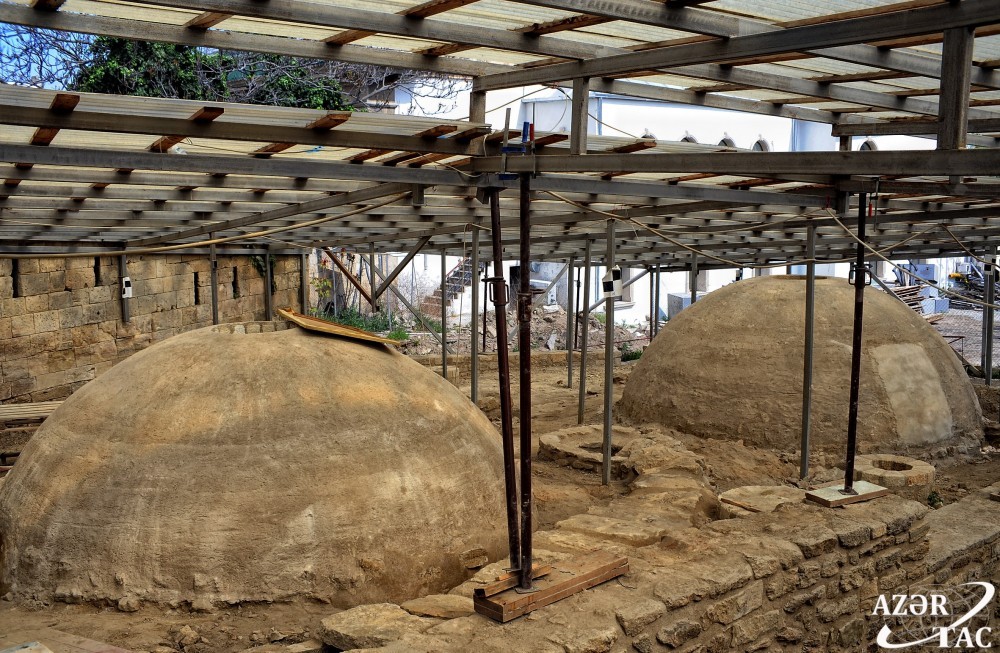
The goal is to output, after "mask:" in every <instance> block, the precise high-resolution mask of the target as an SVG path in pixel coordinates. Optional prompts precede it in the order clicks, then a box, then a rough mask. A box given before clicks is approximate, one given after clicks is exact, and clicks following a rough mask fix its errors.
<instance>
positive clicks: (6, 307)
mask: <svg viewBox="0 0 1000 653" xmlns="http://www.w3.org/2000/svg"><path fill="white" fill-rule="evenodd" d="M299 262H300V258H299V257H298V256H276V257H275V258H274V283H275V287H276V292H275V293H274V297H273V306H274V307H275V308H279V307H285V306H291V307H293V308H296V309H297V310H301V306H300V300H299V283H300V281H299V280H300V272H299ZM210 265H211V264H210V262H209V260H208V259H207V258H206V257H204V256H188V255H183V256H173V255H169V256H168V255H152V256H150V255H145V256H131V257H129V258H128V273H129V276H130V278H131V279H132V285H133V298H132V299H131V300H130V302H129V304H130V306H129V308H130V313H131V319H130V321H129V322H123V321H122V319H121V318H122V308H121V301H122V300H121V288H120V285H119V284H120V281H119V273H118V264H117V258H113V257H86V258H68V259H58V258H28V259H18V260H12V259H0V343H3V346H2V349H0V401H2V402H22V401H45V400H51V399H61V398H64V397H67V396H69V395H70V394H71V393H72V392H73V391H74V390H76V389H77V388H79V387H80V386H81V385H83V384H84V383H86V382H87V381H89V380H91V379H93V378H94V377H96V376H97V375H99V374H101V373H102V372H104V371H106V370H107V369H109V368H110V367H111V366H112V365H114V364H115V363H117V362H119V361H121V360H123V359H124V358H126V357H127V356H129V355H130V354H132V353H134V352H136V351H139V350H141V349H144V348H145V347H148V346H149V345H150V344H152V343H154V342H157V341H159V340H163V339H164V338H168V337H170V336H172V335H175V334H178V333H181V332H183V331H190V330H192V329H197V328H200V327H203V326H208V325H210V324H211V323H212V304H211V301H212V288H211V269H210ZM218 296H219V320H220V321H221V322H242V321H253V320H261V319H264V280H263V278H262V276H261V275H260V274H259V273H258V272H257V270H256V269H255V268H254V267H253V265H252V264H251V260H250V257H246V256H238V257H237V256H232V257H231V256H220V257H219V258H218Z"/></svg>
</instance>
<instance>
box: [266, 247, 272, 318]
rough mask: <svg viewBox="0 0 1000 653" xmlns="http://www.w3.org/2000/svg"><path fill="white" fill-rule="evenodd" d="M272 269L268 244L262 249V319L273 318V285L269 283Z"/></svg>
mask: <svg viewBox="0 0 1000 653" xmlns="http://www.w3.org/2000/svg"><path fill="white" fill-rule="evenodd" d="M273 275H274V270H272V269H271V246H270V245H268V246H267V248H266V249H265V251H264V319H265V320H268V321H270V320H273V319H274V294H273V293H274V287H273V286H272V285H271V277H272V276H273Z"/></svg>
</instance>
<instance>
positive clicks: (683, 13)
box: [516, 0, 1000, 88]
mask: <svg viewBox="0 0 1000 653" xmlns="http://www.w3.org/2000/svg"><path fill="white" fill-rule="evenodd" d="M516 1H517V2H522V3H525V4H530V5H535V6H540V7H548V8H551V9H562V10H565V11H574V12H580V13H586V14H590V15H594V16H601V17H602V18H607V19H611V20H623V21H628V22H634V23H641V24H644V25H653V26H656V27H664V28H667V29H675V30H684V31H688V32H695V33H696V34H705V35H708V36H718V37H721V38H724V39H730V38H734V37H739V36H748V35H750V34H764V33H773V32H778V31H781V30H782V29H783V28H782V27H781V26H780V25H775V24H773V23H768V22H766V21H763V20H757V19H754V18H747V17H742V16H734V15H730V14H724V13H722V12H719V11H712V10H708V9H699V8H692V7H671V6H670V5H666V6H664V4H663V3H662V2H655V1H654V0H616V1H615V2H608V1H607V0H516ZM803 52H808V53H810V54H813V55H816V56H819V57H826V58H829V59H837V60H840V61H847V62H850V63H855V64H862V65H865V66H872V67H874V68H884V69H887V70H894V71H898V72H904V73H909V74H912V75H919V76H922V77H932V78H939V77H940V76H941V62H940V60H939V59H937V58H936V57H932V56H927V55H924V54H920V53H916V52H908V51H905V50H901V49H898V48H897V49H890V48H879V47H875V46H871V45H863V44H857V45H844V46H837V47H832V48H819V49H806V50H803ZM973 83H974V84H978V85H980V86H985V87H988V88H1000V73H997V71H995V70H993V69H992V68H986V67H983V66H973Z"/></svg>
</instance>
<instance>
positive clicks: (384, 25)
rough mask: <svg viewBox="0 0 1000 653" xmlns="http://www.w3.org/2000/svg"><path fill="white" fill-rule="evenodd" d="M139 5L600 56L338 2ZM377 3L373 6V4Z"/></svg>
mask: <svg viewBox="0 0 1000 653" xmlns="http://www.w3.org/2000/svg"><path fill="white" fill-rule="evenodd" d="M141 2H142V3H143V4H148V5H157V6H166V7H180V8H184V9H195V10H198V11H215V12H225V13H229V14H234V15H237V16H248V17H252V18H263V19H267V20H279V21H287V22H291V23H299V24H304V25H319V26H323V27H331V28H335V27H336V28H344V29H351V30H362V31H366V32H374V33H379V34H393V35H397V36H405V37H407V38H415V39H426V40H430V41H444V42H445V43H458V44H462V45H471V46H476V47H483V48H495V49H498V50H511V51H514V52H526V53H529V54H537V55H546V56H560V57H575V58H578V59H586V58H588V57H592V56H595V54H596V55H598V56H599V55H600V53H601V52H600V51H601V46H595V45H593V44H590V43H581V42H579V41H572V40H568V39H561V38H557V37H552V36H538V35H532V34H526V33H523V32H516V31H510V30H503V29H491V28H487V27H483V26H476V25H465V24H463V23H461V22H460V21H449V20H447V19H444V20H442V19H434V18H414V17H410V16H405V15H399V14H393V13H388V12H383V11H368V10H365V9H355V8H352V7H347V6H343V5H339V6H333V5H322V4H318V3H308V2H299V1H293V0H268V2H253V1H248V0H141ZM373 6H377V4H375V5H373Z"/></svg>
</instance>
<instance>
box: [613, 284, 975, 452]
mask: <svg viewBox="0 0 1000 653" xmlns="http://www.w3.org/2000/svg"><path fill="white" fill-rule="evenodd" d="M805 288H806V283H805V279H804V277H797V276H771V277H757V278H753V279H748V280H745V281H740V282H737V283H734V284H731V285H729V286H726V287H724V288H722V289H720V290H717V291H715V292H713V293H711V294H709V295H707V296H706V297H705V298H704V299H702V300H700V301H698V302H697V303H696V304H694V305H693V306H691V307H689V308H687V309H685V310H684V311H683V312H681V313H680V314H679V315H678V316H677V317H675V318H674V319H673V320H671V321H670V322H669V324H667V326H666V327H665V328H664V329H663V330H662V331H661V332H660V334H659V335H658V336H657V337H656V339H655V340H654V341H653V342H652V344H651V345H650V346H649V347H648V348H647V349H646V350H645V352H644V353H643V355H642V358H641V359H640V360H639V362H638V363H637V365H636V367H635V370H634V371H633V372H632V375H631V376H630V377H629V380H628V382H627V383H626V385H625V390H624V395H623V398H622V400H621V402H619V405H618V412H619V416H620V418H621V419H622V421H624V422H628V423H642V422H657V423H660V424H663V425H665V426H668V427H670V428H674V429H677V430H678V431H682V432H686V433H691V434H694V435H700V436H704V437H709V438H719V439H724V440H738V439H742V440H744V441H746V442H748V443H752V444H754V445H758V446H767V447H772V448H775V449H778V450H782V451H789V452H791V451H795V450H797V449H798V448H799V439H800V433H801V416H802V364H803V351H804V344H803V343H804V335H803V334H804V330H805ZM853 320H854V287H853V286H851V285H850V284H848V283H847V281H846V280H845V279H840V278H823V277H821V278H818V279H817V280H816V322H815V348H814V361H815V362H814V367H813V370H814V371H813V402H812V406H813V408H812V433H811V443H812V446H813V448H815V449H821V450H822V449H826V450H831V451H843V450H844V446H845V444H846V440H847V414H848V404H849V397H850V381H851V343H852V331H853ZM863 336H864V339H863V354H862V364H861V396H860V404H859V420H858V446H859V449H860V451H906V450H911V449H913V450H918V449H922V448H927V447H931V446H941V444H939V443H948V444H949V445H950V444H957V445H963V444H964V445H973V444H978V443H979V441H980V440H981V438H982V415H981V414H980V411H979V404H978V403H977V401H976V397H975V394H974V393H973V390H972V385H971V383H970V382H969V379H968V376H967V375H966V374H965V372H964V370H963V368H962V365H961V363H960V361H959V359H958V357H957V356H956V355H955V353H954V352H953V351H952V350H951V348H950V347H949V345H948V344H947V343H946V342H945V341H944V339H943V338H942V337H941V336H940V335H939V334H938V333H937V331H935V329H934V328H933V327H932V326H930V325H929V324H927V322H926V321H925V320H924V319H923V318H921V317H920V316H919V315H917V314H916V313H914V312H913V311H912V310H910V309H909V308H907V307H906V306H905V305H904V304H902V303H901V302H899V301H898V300H896V299H894V298H892V297H890V296H889V295H887V294H885V293H884V292H882V291H880V290H877V289H873V288H868V289H866V291H865V311H864V330H863Z"/></svg>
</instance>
